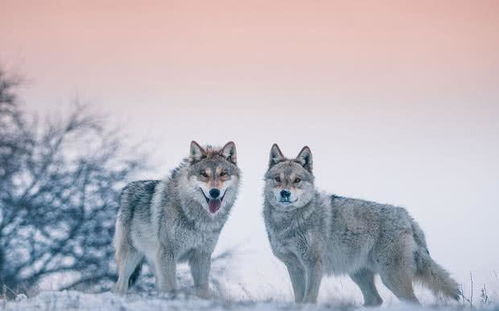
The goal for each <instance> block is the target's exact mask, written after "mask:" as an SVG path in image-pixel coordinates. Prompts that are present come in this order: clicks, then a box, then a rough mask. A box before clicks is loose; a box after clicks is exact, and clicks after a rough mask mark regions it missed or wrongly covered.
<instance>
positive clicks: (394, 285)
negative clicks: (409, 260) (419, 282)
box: [380, 267, 419, 304]
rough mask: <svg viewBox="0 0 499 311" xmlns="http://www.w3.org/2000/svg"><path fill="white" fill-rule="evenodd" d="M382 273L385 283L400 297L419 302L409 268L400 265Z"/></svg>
mask: <svg viewBox="0 0 499 311" xmlns="http://www.w3.org/2000/svg"><path fill="white" fill-rule="evenodd" d="M380 275H381V280H382V281H383V284H385V285H386V287H388V289H389V290H391V291H392V292H393V293H394V294H395V296H397V298H398V299H400V300H402V301H405V302H409V303H413V304H419V301H418V299H417V298H416V295H414V288H413V286H412V274H411V272H410V271H409V270H408V269H404V268H403V267H398V268H395V269H394V270H390V269H387V270H385V271H382V272H380Z"/></svg>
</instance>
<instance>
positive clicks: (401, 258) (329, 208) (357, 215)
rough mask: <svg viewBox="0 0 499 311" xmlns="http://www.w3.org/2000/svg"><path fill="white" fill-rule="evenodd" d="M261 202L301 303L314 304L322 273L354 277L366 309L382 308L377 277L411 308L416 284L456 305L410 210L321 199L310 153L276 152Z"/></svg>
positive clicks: (453, 290) (453, 286) (452, 287)
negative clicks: (290, 154) (286, 195)
mask: <svg viewBox="0 0 499 311" xmlns="http://www.w3.org/2000/svg"><path fill="white" fill-rule="evenodd" d="M297 178H298V179H297ZM282 190H287V191H289V192H290V193H291V195H290V196H289V199H288V200H287V201H286V200H285V201H282V200H283V199H282V196H281V195H280V193H281V191H282ZM264 199H265V200H264V210H263V214H264V219H265V225H266V228H267V233H268V237H269V240H270V245H271V247H272V251H273V253H274V255H275V256H277V257H278V258H279V259H280V260H281V261H282V262H283V263H284V264H285V265H286V267H287V269H288V272H289V275H290V278H291V283H292V286H293V291H294V295H295V301H296V302H305V303H315V302H316V301H317V295H318V292H319V287H320V283H321V279H322V277H323V275H325V274H326V275H327V274H334V275H342V274H348V275H350V277H351V278H352V280H353V281H354V282H355V283H356V284H357V285H358V286H359V287H360V289H361V291H362V294H363V296H364V304H365V305H367V306H377V305H380V304H381V303H382V299H381V297H380V295H379V294H378V291H377V290H376V286H375V283H374V276H375V275H376V274H379V275H380V276H381V280H382V282H383V283H384V284H385V285H386V286H387V287H388V288H389V289H390V290H391V291H392V292H393V293H394V294H395V295H396V296H397V297H398V298H399V299H401V300H403V301H406V302H411V303H418V299H417V298H416V296H415V295H414V290H413V281H415V280H416V281H421V282H422V283H423V284H424V285H426V286H427V287H429V288H430V289H431V290H432V291H433V292H434V293H439V294H443V295H444V296H447V297H450V298H453V299H456V300H458V299H459V295H460V291H459V289H458V285H457V283H456V282H455V281H454V280H453V279H452V278H450V276H449V273H448V272H447V271H445V270H444V269H443V268H442V267H441V266H439V265H438V264H437V263H436V262H435V261H433V259H432V258H431V257H430V254H429V252H428V248H427V246H426V241H425V236H424V234H423V231H422V230H421V228H420V227H419V225H418V224H417V223H416V222H415V221H414V219H412V218H411V216H409V214H408V213H407V211H406V210H405V209H404V208H401V207H396V206H392V205H386V204H379V203H375V202H369V201H364V200H358V199H352V198H344V197H339V196H335V195H329V194H324V193H319V192H318V191H317V190H316V188H315V186H314V176H313V173H312V153H311V151H310V149H309V148H308V147H304V148H303V149H302V151H301V152H300V153H299V155H298V157H297V158H295V159H287V158H286V157H284V155H283V154H282V152H281V151H280V149H279V147H278V146H277V145H274V146H272V149H271V152H270V161H269V169H268V171H267V173H266V175H265V188H264ZM290 202H291V203H290Z"/></svg>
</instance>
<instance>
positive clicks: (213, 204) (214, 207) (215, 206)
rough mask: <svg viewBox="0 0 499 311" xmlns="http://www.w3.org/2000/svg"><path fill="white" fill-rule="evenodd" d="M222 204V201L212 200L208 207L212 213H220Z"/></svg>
mask: <svg viewBox="0 0 499 311" xmlns="http://www.w3.org/2000/svg"><path fill="white" fill-rule="evenodd" d="M221 204H222V201H220V200H210V201H209V202H208V207H209V208H210V212H211V213H215V212H216V211H218V209H219V208H220V205H221Z"/></svg>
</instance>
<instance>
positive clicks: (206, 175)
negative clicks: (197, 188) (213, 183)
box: [199, 171, 208, 178]
mask: <svg viewBox="0 0 499 311" xmlns="http://www.w3.org/2000/svg"><path fill="white" fill-rule="evenodd" d="M199 175H201V176H203V177H204V178H208V174H206V172H205V171H201V172H199Z"/></svg>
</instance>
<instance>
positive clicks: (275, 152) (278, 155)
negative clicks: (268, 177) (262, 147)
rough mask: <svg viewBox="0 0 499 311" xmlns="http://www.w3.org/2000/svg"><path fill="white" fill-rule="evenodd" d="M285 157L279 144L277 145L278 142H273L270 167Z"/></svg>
mask: <svg viewBox="0 0 499 311" xmlns="http://www.w3.org/2000/svg"><path fill="white" fill-rule="evenodd" d="M285 159H286V157H285V156H284V155H283V154H282V152H281V149H279V146H277V144H273V145H272V148H270V157H269V168H271V167H272V166H274V165H276V164H277V163H279V162H281V161H283V160H285Z"/></svg>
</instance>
